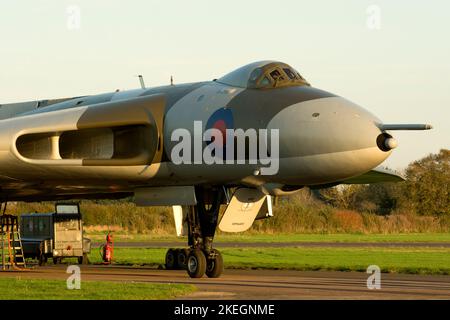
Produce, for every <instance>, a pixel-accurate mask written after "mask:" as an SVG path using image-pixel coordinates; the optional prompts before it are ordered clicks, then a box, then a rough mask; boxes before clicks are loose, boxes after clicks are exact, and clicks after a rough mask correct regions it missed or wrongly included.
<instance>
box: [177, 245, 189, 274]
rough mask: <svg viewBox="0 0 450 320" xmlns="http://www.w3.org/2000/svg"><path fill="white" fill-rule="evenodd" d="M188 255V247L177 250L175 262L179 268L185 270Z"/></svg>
mask: <svg viewBox="0 0 450 320" xmlns="http://www.w3.org/2000/svg"><path fill="white" fill-rule="evenodd" d="M188 256H189V249H179V250H178V254H177V264H178V268H179V269H181V270H186V268H187V260H188Z"/></svg>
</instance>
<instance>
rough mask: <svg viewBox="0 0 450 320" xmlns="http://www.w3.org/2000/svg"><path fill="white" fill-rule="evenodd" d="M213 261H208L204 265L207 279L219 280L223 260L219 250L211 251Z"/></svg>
mask: <svg viewBox="0 0 450 320" xmlns="http://www.w3.org/2000/svg"><path fill="white" fill-rule="evenodd" d="M213 252H214V253H215V257H214V259H208V261H207V265H206V275H207V276H208V277H209V278H219V277H220V275H221V274H222V272H223V258H222V254H221V253H220V251H219V250H216V249H213Z"/></svg>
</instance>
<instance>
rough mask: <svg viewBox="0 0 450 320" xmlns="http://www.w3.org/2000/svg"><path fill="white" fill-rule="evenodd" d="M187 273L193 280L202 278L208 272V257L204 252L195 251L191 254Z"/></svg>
mask: <svg viewBox="0 0 450 320" xmlns="http://www.w3.org/2000/svg"><path fill="white" fill-rule="evenodd" d="M186 270H187V273H188V274H189V276H190V277H191V278H201V277H203V275H204V274H205V272H206V257H205V254H204V253H203V251H201V250H199V249H194V250H192V251H191V252H190V253H189V256H188V260H187V267H186Z"/></svg>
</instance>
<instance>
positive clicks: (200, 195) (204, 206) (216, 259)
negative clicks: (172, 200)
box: [166, 188, 223, 278]
mask: <svg viewBox="0 0 450 320" xmlns="http://www.w3.org/2000/svg"><path fill="white" fill-rule="evenodd" d="M196 198H197V205H195V206H191V207H190V208H189V212H188V214H187V224H188V245H189V249H169V250H168V251H167V254H166V269H168V270H174V269H185V270H186V271H187V273H188V275H189V276H190V277H191V278H201V277H203V275H205V274H206V275H207V276H208V277H210V278H218V277H220V275H221V274H222V272H223V258H222V255H221V254H220V252H219V251H218V250H217V249H213V247H212V244H213V240H214V235H215V232H216V227H217V222H218V218H219V209H220V204H221V203H222V199H223V191H222V189H220V188H217V189H208V190H205V189H203V188H196Z"/></svg>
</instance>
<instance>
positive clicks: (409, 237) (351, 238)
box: [86, 232, 450, 243]
mask: <svg viewBox="0 0 450 320" xmlns="http://www.w3.org/2000/svg"><path fill="white" fill-rule="evenodd" d="M86 235H87V237H90V238H91V239H92V240H94V241H100V242H103V241H104V239H105V233H102V232H95V233H87V234H86ZM114 240H115V241H120V242H128V241H129V242H139V241H180V243H182V242H186V239H185V238H177V237H176V236H175V235H173V236H170V235H151V234H132V233H129V234H128V233H114ZM216 241H217V242H234V241H236V242H239V241H242V242H450V233H405V234H249V233H246V234H219V235H217V237H216Z"/></svg>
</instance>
